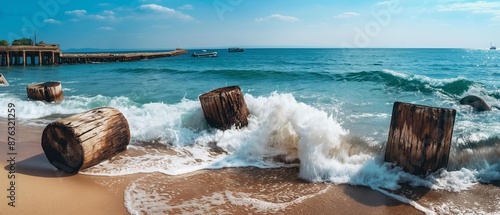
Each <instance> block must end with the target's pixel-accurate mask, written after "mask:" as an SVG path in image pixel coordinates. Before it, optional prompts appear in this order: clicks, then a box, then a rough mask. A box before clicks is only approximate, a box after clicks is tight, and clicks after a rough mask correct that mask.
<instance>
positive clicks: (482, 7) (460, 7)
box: [437, 1, 500, 21]
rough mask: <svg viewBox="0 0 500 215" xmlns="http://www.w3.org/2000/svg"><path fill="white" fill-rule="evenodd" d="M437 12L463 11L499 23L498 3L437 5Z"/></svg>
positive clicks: (499, 8)
mask: <svg viewBox="0 0 500 215" xmlns="http://www.w3.org/2000/svg"><path fill="white" fill-rule="evenodd" d="M437 9H438V11H445V12H446V11H465V12H471V13H475V14H486V15H490V16H492V17H491V20H492V21H500V2H487V1H477V2H466V3H453V4H447V5H438V6H437Z"/></svg>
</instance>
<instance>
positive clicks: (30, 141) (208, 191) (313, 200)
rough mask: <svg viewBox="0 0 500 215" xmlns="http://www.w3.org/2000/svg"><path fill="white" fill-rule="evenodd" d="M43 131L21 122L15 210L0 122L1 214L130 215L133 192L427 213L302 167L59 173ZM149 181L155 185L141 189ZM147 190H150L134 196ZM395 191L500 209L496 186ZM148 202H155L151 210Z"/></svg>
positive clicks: (326, 209) (289, 209)
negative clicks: (304, 173)
mask: <svg viewBox="0 0 500 215" xmlns="http://www.w3.org/2000/svg"><path fill="white" fill-rule="evenodd" d="M42 131H43V127H33V126H26V125H20V124H19V123H18V124H16V136H15V138H16V151H15V152H16V153H17V155H15V159H16V165H15V167H16V173H15V177H16V178H15V183H16V184H15V206H16V207H11V206H9V205H8V203H9V202H10V200H9V198H7V195H9V191H7V189H9V187H10V185H9V183H10V181H11V180H10V179H8V175H9V173H8V169H9V167H10V165H9V164H8V162H7V160H9V157H8V156H9V155H7V153H8V145H7V142H6V136H5V135H6V133H7V122H6V120H5V119H1V120H0V137H1V138H0V165H2V167H3V168H4V171H2V175H0V190H1V193H0V196H2V198H0V199H1V200H0V214H44V213H45V214H128V211H127V208H126V207H125V199H126V196H127V195H128V196H129V197H130V198H132V200H134V199H133V198H138V199H136V200H138V201H140V202H142V203H141V204H139V205H137V207H139V208H144V210H138V212H139V213H140V214H141V213H142V214H146V213H145V212H149V213H151V214H152V213H162V214H163V213H164V214H177V213H195V212H196V211H198V212H199V211H200V208H201V206H200V205H202V204H207V202H206V201H205V203H204V202H203V201H200V199H204V198H205V197H211V196H216V194H217V195H218V194H224V195H223V196H222V197H218V200H220V201H218V202H219V204H216V203H214V202H213V201H208V203H209V205H208V206H207V205H205V206H206V207H203V211H204V212H205V213H209V214H210V213H211V214H221V213H230V214H262V213H273V214H407V215H409V214H422V212H420V211H418V210H416V209H415V208H414V207H413V206H410V205H408V204H404V203H402V202H400V201H398V200H396V199H394V198H392V197H389V196H387V195H384V194H382V193H380V192H378V191H374V190H372V189H370V188H367V187H357V186H350V185H332V184H324V183H319V184H313V183H307V182H304V181H301V180H299V179H297V174H298V169H297V168H286V169H284V168H283V169H257V168H229V169H222V170H204V171H198V172H194V173H190V174H186V175H179V176H168V175H164V174H159V173H152V174H134V175H128V176H113V177H100V176H89V175H83V174H76V175H67V174H63V173H61V172H59V171H57V170H55V168H54V167H53V166H52V165H51V164H50V163H49V162H48V161H47V159H46V157H45V155H44V154H43V150H42V148H41V146H40V139H41V135H42ZM148 184H149V185H151V186H149V187H148V186H142V188H141V186H140V185H148ZM131 185H133V186H131ZM136 187H137V188H136ZM144 187H148V189H144ZM156 188H158V189H156ZM126 190H128V192H125V191H126ZM141 190H145V192H146V194H147V195H146V196H144V195H134V194H137V192H139V191H141ZM148 190H155V191H160V193H156V195H153V194H152V193H147V191H148ZM397 193H399V194H403V195H405V196H406V197H407V198H410V199H413V200H415V201H417V202H418V203H419V204H421V205H423V206H424V207H427V208H433V209H434V210H436V211H438V212H439V213H449V214H456V213H460V212H462V213H464V212H470V213H473V212H479V213H481V212H483V213H494V212H496V213H500V206H499V205H500V188H499V185H498V184H488V185H476V186H475V187H474V188H473V189H471V190H469V191H463V192H460V193H451V192H447V191H430V190H427V189H422V188H411V187H409V188H403V189H401V190H399V191H397ZM243 194H244V195H245V196H246V197H250V198H252V199H261V200H263V201H267V202H275V203H277V204H274V205H273V207H274V208H272V209H269V208H267V209H266V208H264V209H263V207H261V206H262V205H261V206H259V207H257V206H256V205H258V204H252V203H248V202H247V203H246V204H244V203H243V201H239V202H238V201H236V204H235V200H234V198H238V197H241V196H242V195H243ZM304 196H307V198H303V197H304ZM205 199H206V198H205ZM148 201H152V202H154V203H155V204H151V207H149V208H148V207H147V206H148ZM290 202H292V203H290ZM187 203H189V204H187ZM166 204H168V205H170V206H172V207H171V208H170V209H169V210H161V209H159V210H155V208H154V207H156V206H159V207H162V206H163V205H166ZM144 206H146V207H144ZM137 207H136V208H137Z"/></svg>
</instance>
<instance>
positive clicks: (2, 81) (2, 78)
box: [0, 73, 9, 86]
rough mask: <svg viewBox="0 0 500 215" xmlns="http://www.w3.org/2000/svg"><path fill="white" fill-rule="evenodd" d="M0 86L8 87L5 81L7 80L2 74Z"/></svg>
mask: <svg viewBox="0 0 500 215" xmlns="http://www.w3.org/2000/svg"><path fill="white" fill-rule="evenodd" d="M1 85H3V86H9V82H8V81H7V79H5V77H4V76H3V75H2V73H0V86H1Z"/></svg>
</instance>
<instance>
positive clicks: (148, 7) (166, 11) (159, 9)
mask: <svg viewBox="0 0 500 215" xmlns="http://www.w3.org/2000/svg"><path fill="white" fill-rule="evenodd" d="M139 9H141V10H144V11H152V12H155V13H158V14H161V15H166V16H169V17H174V18H177V19H182V20H186V21H193V20H195V19H194V18H193V17H191V16H189V15H187V14H185V13H182V12H179V11H176V10H174V9H172V8H168V7H163V6H161V5H157V4H145V5H141V6H139Z"/></svg>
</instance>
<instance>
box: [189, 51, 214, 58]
mask: <svg viewBox="0 0 500 215" xmlns="http://www.w3.org/2000/svg"><path fill="white" fill-rule="evenodd" d="M191 57H217V52H207V50H202V53H199V54H197V53H196V52H195V53H193V54H192V55H191Z"/></svg>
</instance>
